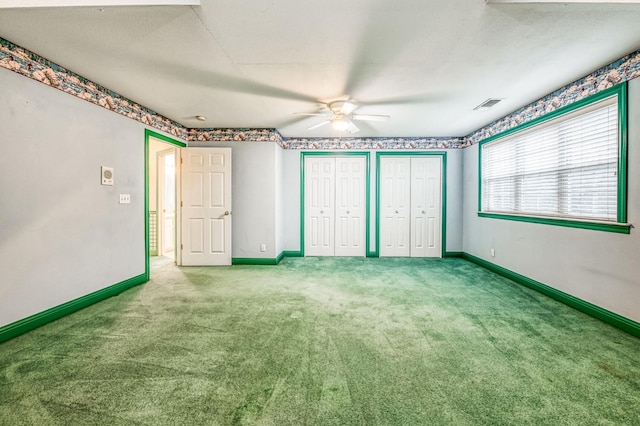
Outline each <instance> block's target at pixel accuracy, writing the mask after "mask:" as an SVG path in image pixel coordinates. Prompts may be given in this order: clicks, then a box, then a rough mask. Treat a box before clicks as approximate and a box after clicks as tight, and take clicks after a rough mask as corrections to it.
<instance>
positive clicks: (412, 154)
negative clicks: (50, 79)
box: [371, 151, 447, 257]
mask: <svg viewBox="0 0 640 426" xmlns="http://www.w3.org/2000/svg"><path fill="white" fill-rule="evenodd" d="M421 155H429V156H440V157H441V158H442V170H441V176H442V178H441V179H442V182H441V183H442V194H441V198H442V200H441V201H442V218H441V221H442V230H441V231H440V238H441V239H442V241H441V246H442V247H441V256H442V257H446V254H447V152H446V151H422V152H420V151H417V152H416V151H380V152H376V251H375V252H372V253H373V254H375V256H371V257H379V255H380V157H383V156H402V157H416V156H421Z"/></svg>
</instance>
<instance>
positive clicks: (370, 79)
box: [0, 0, 640, 137]
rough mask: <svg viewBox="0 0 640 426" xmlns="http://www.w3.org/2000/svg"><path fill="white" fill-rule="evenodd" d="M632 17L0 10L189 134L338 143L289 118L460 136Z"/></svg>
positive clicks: (567, 72)
mask: <svg viewBox="0 0 640 426" xmlns="http://www.w3.org/2000/svg"><path fill="white" fill-rule="evenodd" d="M638 22H640V5H632V4H608V5H605V4H566V5H564V4H528V5H523V4H519V5H518V4H486V3H485V2H484V0H455V1H442V0H405V1H402V2H392V1H381V0H352V1H349V2H344V1H336V0H325V1H316V2H303V1H298V0H278V1H264V0H218V1H213V0H202V4H201V6H139V7H138V6H136V7H101V8H98V7H75V8H70V7H65V8H31V9H29V8H27V9H25V8H21V9H0V36H1V37H3V38H5V39H7V40H9V41H11V42H14V43H16V44H18V45H20V46H22V47H24V48H26V49H29V50H31V51H33V52H35V53H37V54H39V55H41V56H43V57H45V58H47V59H49V60H51V61H53V62H55V63H57V64H59V65H61V66H63V67H65V68H68V69H69V70H71V71H74V72H76V73H78V74H80V75H82V76H84V77H86V78H88V79H90V80H92V81H95V82H96V83H99V84H101V85H103V86H105V87H107V88H109V89H111V90H113V91H115V92H117V93H119V94H121V95H123V96H125V97H127V98H130V99H131V100H133V101H136V102H138V103H140V104H142V105H144V106H147V107H149V108H151V109H153V110H155V111H157V112H158V113H160V114H162V115H165V116H167V117H168V118H171V119H173V120H175V121H177V122H179V123H181V124H183V125H185V126H187V127H243V128H246V127H258V128H261V127H275V128H277V129H278V130H279V131H280V132H281V133H282V135H283V136H285V137H331V136H337V135H338V132H337V131H335V130H333V129H332V128H331V127H330V126H323V127H320V128H318V129H315V130H311V131H309V130H307V128H308V127H309V126H312V125H313V124H316V123H318V122H320V121H322V117H303V116H295V115H294V113H295V112H317V111H318V110H319V109H320V107H321V105H319V104H318V103H317V102H318V101H330V100H334V99H344V98H347V97H350V98H353V99H355V100H357V101H358V102H359V104H360V105H361V107H360V108H359V109H358V110H357V112H358V113H361V114H385V115H390V116H391V119H390V120H389V121H387V122H380V123H378V122H375V123H374V122H366V123H363V122H358V126H359V127H360V128H361V132H359V133H357V136H362V137H367V136H370V137H386V136H406V137H408V136H465V135H467V134H469V133H471V132H472V131H474V130H476V129H478V128H479V127H482V126H483V125H485V124H488V123H490V122H492V121H494V120H495V119H497V118H499V117H502V116H504V115H506V114H508V113H510V112H512V111H514V110H516V109H518V108H519V107H521V106H523V105H526V104H528V103H530V102H532V101H535V100H536V99H538V98H540V97H541V96H543V95H545V94H547V93H549V92H552V91H553V90H555V89H558V88H559V87H561V86H563V85H565V84H568V83H570V82H572V81H574V80H577V79H578V78H580V77H582V76H584V75H586V74H588V73H590V72H592V71H594V70H596V69H598V68H600V67H601V66H603V65H606V64H608V63H610V62H612V61H614V60H616V59H618V58H620V57H622V56H624V55H626V54H628V53H631V52H633V51H635V50H637V49H638V48H640V31H638ZM487 98H503V99H504V101H502V102H501V103H499V104H498V105H497V106H496V107H494V108H493V109H492V110H489V111H474V110H473V108H474V107H475V106H477V105H478V104H480V103H481V102H483V101H484V100H486V99H487ZM196 115H204V116H206V117H207V118H208V119H207V121H205V122H200V121H197V120H195V116H196Z"/></svg>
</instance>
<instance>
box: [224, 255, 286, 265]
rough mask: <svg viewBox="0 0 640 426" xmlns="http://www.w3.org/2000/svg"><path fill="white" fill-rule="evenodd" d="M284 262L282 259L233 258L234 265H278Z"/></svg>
mask: <svg viewBox="0 0 640 426" xmlns="http://www.w3.org/2000/svg"><path fill="white" fill-rule="evenodd" d="M280 260H282V258H281V257H279V256H278V257H275V258H273V257H233V258H231V264H232V265H277V264H278V263H280Z"/></svg>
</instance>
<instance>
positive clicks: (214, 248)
mask: <svg viewBox="0 0 640 426" xmlns="http://www.w3.org/2000/svg"><path fill="white" fill-rule="evenodd" d="M181 152H182V179H181V183H182V191H181V195H182V232H181V237H182V244H181V249H182V264H183V265H203V266H210V265H231V148H184V149H182V150H181Z"/></svg>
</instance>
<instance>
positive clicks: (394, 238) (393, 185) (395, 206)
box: [379, 156, 442, 257]
mask: <svg viewBox="0 0 640 426" xmlns="http://www.w3.org/2000/svg"><path fill="white" fill-rule="evenodd" d="M379 167H380V256H381V257H391V256H396V257H440V256H441V253H442V251H441V249H442V241H441V239H442V238H441V223H442V222H441V220H442V218H441V215H442V213H441V212H442V208H441V207H442V204H441V203H442V200H441V193H442V192H441V186H442V178H441V175H442V173H441V171H442V162H441V159H440V157H439V156H438V157H428V156H415V157H409V156H407V157H396V156H388V157H385V156H382V157H381V158H380V165H379Z"/></svg>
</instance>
